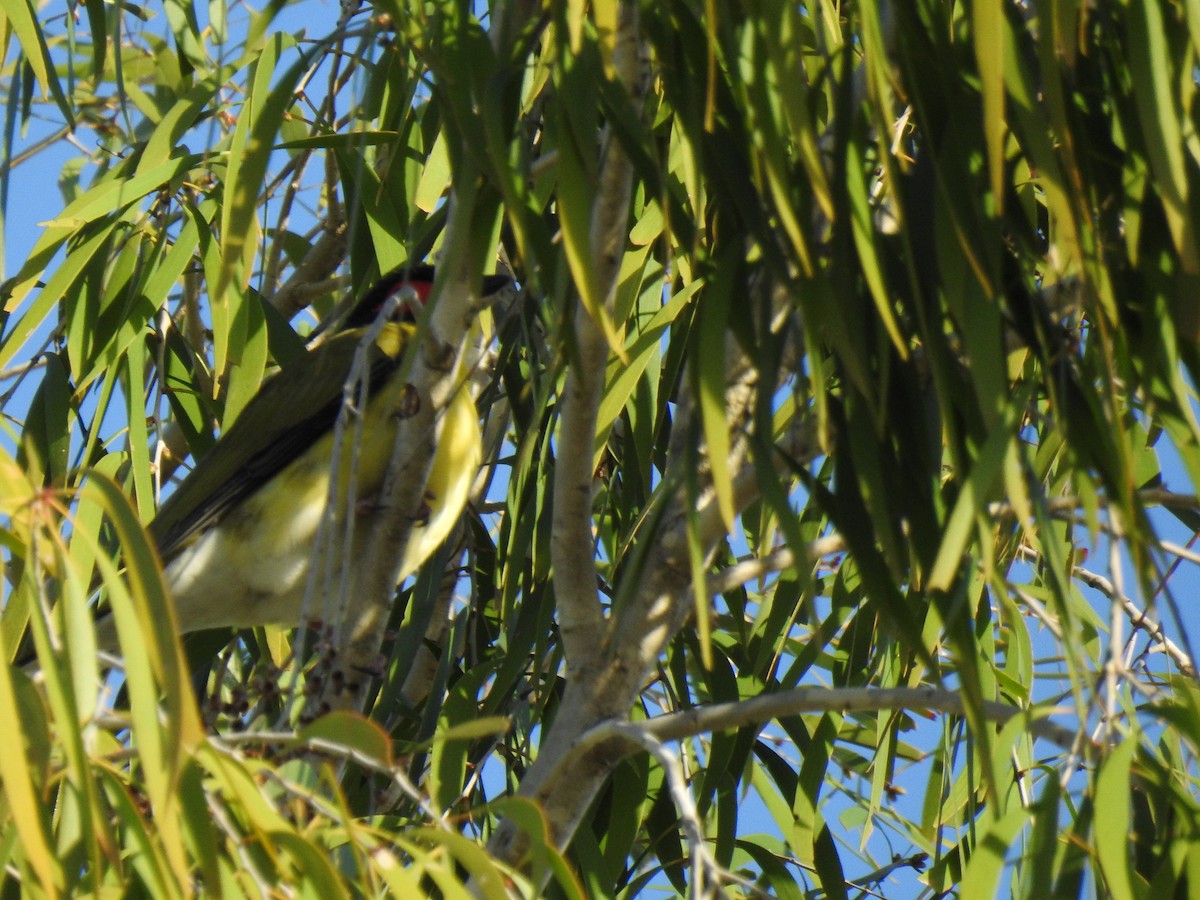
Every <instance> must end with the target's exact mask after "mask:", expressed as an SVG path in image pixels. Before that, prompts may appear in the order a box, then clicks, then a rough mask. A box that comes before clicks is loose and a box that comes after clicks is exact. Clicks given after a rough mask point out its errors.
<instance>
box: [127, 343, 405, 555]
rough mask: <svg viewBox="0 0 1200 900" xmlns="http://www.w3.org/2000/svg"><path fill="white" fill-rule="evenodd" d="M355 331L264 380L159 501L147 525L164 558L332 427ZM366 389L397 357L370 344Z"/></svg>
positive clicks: (387, 371)
mask: <svg viewBox="0 0 1200 900" xmlns="http://www.w3.org/2000/svg"><path fill="white" fill-rule="evenodd" d="M360 339H361V332H359V333H356V332H347V333H344V334H340V335H338V336H337V337H335V338H333V339H332V340H330V341H329V342H328V343H326V344H325V345H323V346H322V347H320V348H318V349H317V350H315V351H313V352H311V353H309V354H308V355H307V356H305V357H303V358H301V359H299V360H297V361H296V362H295V363H293V364H292V366H291V367H289V368H288V369H286V370H284V371H282V372H280V373H278V374H277V375H275V376H273V377H272V378H270V379H268V380H267V381H266V382H264V384H263V386H262V387H261V388H260V389H259V391H258V393H257V394H255V395H254V397H253V398H251V400H250V402H249V403H247V404H246V408H245V409H243V410H242V414H241V415H240V416H238V419H237V421H236V422H235V423H234V424H233V425H232V426H231V427H230V429H229V430H228V431H227V432H225V433H224V434H223V435H221V438H220V440H218V441H217V442H216V443H215V444H214V445H213V447H212V449H211V450H209V451H208V453H206V454H205V455H204V456H203V457H202V458H201V459H200V461H199V462H198V463H197V464H196V467H195V468H194V469H193V470H192V471H191V472H190V473H189V474H188V476H187V477H186V478H185V479H184V480H183V481H182V482H181V483H180V484H179V486H178V487H177V488H176V490H175V491H174V493H172V494H171V496H170V497H168V498H167V500H166V501H165V502H164V503H163V505H162V507H161V508H160V509H159V511H158V515H157V516H155V518H154V521H152V522H151V523H150V526H149V530H150V534H151V536H152V537H153V538H154V540H155V543H156V544H157V546H158V552H159V554H160V555H161V556H162V558H163V559H169V558H170V557H171V556H172V555H173V554H174V553H175V551H177V550H178V549H179V548H181V547H182V546H184V545H185V544H187V543H188V542H189V541H190V540H191V539H192V538H193V537H194V536H195V535H197V534H199V533H200V532H202V531H203V530H204V529H206V528H208V527H210V526H212V525H214V524H216V523H217V522H219V521H220V520H221V518H222V517H223V516H224V515H225V514H226V513H227V512H229V510H230V509H232V508H233V507H235V506H237V505H238V504H239V503H241V502H242V501H243V500H245V499H246V498H247V497H249V496H250V495H251V494H253V493H254V492H255V491H257V490H258V489H259V488H261V487H262V486H263V485H264V484H266V483H267V482H268V481H270V480H271V479H272V478H273V477H274V476H275V475H276V474H278V473H279V472H281V471H282V470H283V469H284V468H286V467H287V466H288V465H289V464H290V463H292V462H294V461H295V460H296V459H297V458H298V457H300V456H301V455H302V454H303V453H304V452H305V451H306V450H308V448H309V447H311V446H312V445H313V444H314V443H316V441H317V440H318V439H319V438H320V437H321V435H323V434H325V433H326V432H327V431H329V430H330V429H331V428H333V426H334V423H335V421H336V420H337V415H338V410H339V409H340V408H341V405H342V388H343V384H344V382H345V380H346V377H347V375H348V373H349V372H350V369H351V366H352V365H353V361H354V353H355V350H356V349H357V347H358V344H359V341H360ZM369 359H370V380H369V386H370V390H371V391H372V392H373V391H375V390H377V389H378V388H379V387H380V386H381V385H382V384H383V383H384V382H386V381H387V379H388V378H389V377H390V376H391V375H392V374H394V372H395V371H396V368H397V367H398V366H399V363H400V359H399V358H398V357H396V358H393V357H391V356H388V355H387V354H385V353H384V352H383V351H382V350H380V349H379V348H378V347H377V346H372V347H371V348H370V356H369Z"/></svg>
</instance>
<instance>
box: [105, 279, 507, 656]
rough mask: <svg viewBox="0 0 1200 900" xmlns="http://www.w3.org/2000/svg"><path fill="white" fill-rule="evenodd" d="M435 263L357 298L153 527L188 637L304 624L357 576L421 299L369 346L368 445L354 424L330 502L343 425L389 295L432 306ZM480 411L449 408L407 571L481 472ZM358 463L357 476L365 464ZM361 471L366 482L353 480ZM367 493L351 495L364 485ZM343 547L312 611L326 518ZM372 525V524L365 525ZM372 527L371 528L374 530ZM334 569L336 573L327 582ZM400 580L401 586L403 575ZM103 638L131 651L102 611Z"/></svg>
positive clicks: (406, 552)
mask: <svg viewBox="0 0 1200 900" xmlns="http://www.w3.org/2000/svg"><path fill="white" fill-rule="evenodd" d="M433 279H434V269H433V267H432V266H429V265H426V264H421V265H415V266H408V267H401V268H399V269H396V270H394V271H392V272H389V273H388V274H387V275H385V276H383V278H381V279H380V281H379V282H377V283H376V284H375V285H374V286H373V287H372V288H371V289H370V290H369V291H368V292H367V293H366V294H365V295H364V296H363V298H362V299H361V300H360V301H359V302H358V303H357V304H355V305H354V307H353V308H352V309H351V311H350V312H349V313H348V314H347V316H346V317H345V320H344V321H343V322H342V324H341V326H340V327H339V329H338V330H337V332H336V333H335V334H334V335H333V336H332V337H330V338H329V339H328V340H327V341H325V342H324V343H323V344H321V345H320V346H317V347H315V348H314V349H311V350H309V351H308V352H307V353H305V354H303V355H302V356H301V357H300V358H299V359H297V360H295V361H293V362H292V363H290V364H289V365H288V366H286V367H285V368H283V369H281V370H280V371H279V372H277V373H275V374H274V375H272V376H271V377H269V378H268V379H267V380H266V381H264V382H263V384H262V386H261V388H260V389H259V391H258V392H257V393H256V394H255V395H254V396H253V397H252V398H251V399H250V401H249V402H248V403H247V404H246V406H245V407H244V408H243V410H242V412H241V414H240V415H239V416H238V418H237V420H236V421H235V422H234V423H233V425H232V426H230V428H229V429H228V430H227V431H225V432H224V433H223V434H222V435H221V436H220V438H219V439H218V440H217V441H216V442H215V443H214V444H213V446H212V447H211V448H210V449H209V450H208V452H207V453H205V454H204V455H203V456H202V457H201V458H200V459H199V461H198V462H197V463H196V465H195V466H194V468H193V469H192V470H191V472H189V473H188V475H187V476H186V477H185V478H184V479H183V480H182V481H181V482H180V483H179V484H178V485H177V487H176V489H175V490H174V492H173V493H171V494H170V495H169V496H168V497H167V498H166V500H165V501H164V502H163V503H162V505H161V507H160V508H159V510H158V512H157V514H156V515H155V517H154V519H153V520H151V522H150V524H149V526H148V532H149V534H150V537H151V538H152V540H153V542H154V545H155V546H156V548H157V550H158V554H159V557H160V559H161V561H162V564H163V574H164V580H165V583H166V587H167V592H168V595H169V597H170V600H171V603H172V605H173V607H174V612H175V620H176V623H177V630H178V631H179V633H180V634H186V633H189V632H194V631H201V630H205V629H215V628H234V629H243V628H250V627H257V626H261V625H298V624H303V623H302V621H301V620H302V618H303V617H305V616H306V615H307V616H308V617H309V618H310V620H312V619H316V618H317V616H316V615H315V614H316V613H317V612H320V611H321V609H322V607H321V605H320V598H319V593H320V591H319V587H320V585H321V584H322V583H324V584H332V585H338V584H339V583H340V579H342V578H343V577H346V578H349V579H350V580H351V585H350V591H351V592H353V584H352V581H353V574H354V558H355V555H356V553H358V552H361V543H362V542H361V541H352V542H351V545H350V546H349V547H339V545H338V543H337V542H338V541H339V540H340V539H341V537H342V535H343V534H344V533H345V526H346V520H347V518H348V517H349V516H356V515H358V514H359V513H360V512H362V511H365V510H367V509H370V508H371V503H372V501H373V499H374V498H375V497H376V496H377V494H378V492H379V491H380V489H381V488H382V486H383V482H384V479H385V477H386V474H387V469H388V466H389V462H390V460H391V456H392V449H393V445H394V443H395V436H396V431H397V427H398V421H399V418H400V417H402V416H403V415H404V414H405V413H404V408H405V406H406V405H407V404H411V403H412V402H413V395H412V388H411V386H410V385H409V384H407V383H406V379H404V378H403V377H401V375H402V373H401V371H400V370H401V367H402V364H403V357H404V355H405V351H406V349H407V348H408V346H409V345H410V343H411V341H412V339H413V338H414V336H415V335H416V326H415V317H414V316H413V312H412V306H411V305H409V304H406V303H405V302H400V303H398V304H396V305H395V306H394V309H395V310H396V312H395V314H394V315H393V316H392V317H391V319H390V320H389V321H387V322H386V323H384V324H383V326H382V328H381V329H380V330H379V331H378V335H377V337H376V338H375V340H374V342H373V343H370V344H369V345H368V346H367V354H366V365H365V366H364V367H363V368H364V369H365V370H366V372H367V373H368V374H367V391H368V393H367V400H366V404H365V407H364V408H363V409H362V423H361V431H360V435H361V436H360V438H359V441H360V442H359V443H358V445H357V446H354V444H353V435H354V434H355V430H356V429H355V428H354V427H353V426H351V427H346V428H344V429H343V430H342V435H341V436H342V437H343V438H344V440H342V441H341V445H340V447H339V452H338V453H337V455H338V457H339V463H338V465H337V469H338V480H337V490H336V492H335V494H334V496H335V497H336V498H340V499H339V500H338V501H337V502H335V503H334V504H333V506H332V507H330V506H329V502H328V498H329V497H330V494H331V492H330V487H331V481H332V480H333V477H334V475H333V472H334V462H333V460H334V456H335V443H336V440H335V439H336V437H337V436H338V429H337V428H336V427H335V426H336V423H337V420H338V416H339V413H340V411H341V409H342V406H343V391H344V385H345V383H346V381H347V378H348V376H349V375H350V374H351V371H352V368H353V366H354V364H355V356H356V354H357V353H358V352H359V348H360V345H362V344H363V341H364V337H365V336H366V334H367V333H368V330H369V329H370V327H371V325H372V324H373V323H374V321H375V319H376V318H377V316H378V315H379V313H380V311H381V310H382V309H384V308H385V306H387V305H388V301H389V300H390V299H391V298H392V297H393V296H397V297H400V299H401V300H402V301H403V300H404V299H408V300H409V301H412V300H413V299H414V298H415V299H416V300H417V301H420V302H424V301H425V300H426V299H427V298H428V296H429V293H430V290H431V289H432V286H433ZM509 285H511V279H509V278H508V277H507V276H506V275H492V276H485V277H484V279H483V288H482V294H483V296H484V297H485V298H487V297H491V296H492V295H494V294H496V293H497V292H500V291H502V290H504V289H505V288H507V287H508V286H509ZM481 456H482V445H481V437H480V430H479V420H478V414H477V412H476V410H475V404H474V402H473V401H472V399H471V397H470V394H469V393H468V391H467V390H466V387H465V385H463V384H461V383H460V384H459V385H457V387H456V390H455V391H454V394H453V396H452V399H451V400H450V403H449V405H448V407H447V408H446V410H445V411H444V413H443V420H442V429H441V433H440V438H439V440H438V442H437V445H436V447H435V450H434V454H433V459H432V461H431V464H430V470H429V476H428V480H427V482H426V486H425V503H424V505H423V507H422V508H421V509H419V510H414V511H413V515H414V519H415V521H414V523H413V527H412V530H411V534H410V536H409V539H408V541H407V545H406V546H405V547H404V548H403V558H402V562H401V565H400V574H399V579H400V581H403V579H404V578H406V577H407V576H409V575H411V574H413V573H414V572H415V571H416V570H417V569H418V568H419V567H420V565H421V564H422V563H423V562H424V561H425V560H426V559H427V558H428V557H429V556H430V555H431V554H432V553H433V552H434V551H435V550H437V548H438V547H439V546H440V545H441V543H442V542H443V541H444V540H445V539H446V537H447V535H448V534H449V533H450V531H451V530H452V529H453V527H454V525H455V524H456V522H457V521H458V518H459V516H460V515H461V513H462V510H463V508H464V506H465V505H466V502H467V497H468V493H469V490H470V487H471V483H472V481H473V480H474V477H475V473H476V472H477V471H478V469H479V465H480V462H481ZM352 470H353V476H352V475H351V472H352ZM352 479H353V480H352ZM352 483H353V486H354V495H353V497H348V496H347V495H348V493H349V491H350V488H351V484H352ZM323 521H324V522H325V523H326V524H327V525H328V526H332V527H331V528H330V530H329V531H328V532H325V534H328V535H329V536H330V537H331V541H330V542H326V543H324V544H322V546H324V547H329V546H333V547H339V549H340V553H336V554H328V553H325V554H324V557H326V558H328V557H331V556H332V558H331V559H330V561H329V565H328V568H327V569H326V568H325V567H324V566H323V565H318V566H317V570H318V571H317V572H316V573H315V574H316V575H317V576H318V577H317V578H314V579H312V580H313V581H314V583H315V584H317V585H318V592H317V593H318V598H317V602H316V603H314V604H313V609H311V610H309V609H307V608H306V595H307V594H308V593H309V592H310V590H311V589H310V586H309V582H310V570H312V569H313V562H312V561H313V560H314V559H321V558H322V553H320V552H318V551H319V549H320V548H318V547H317V541H316V538H317V534H318V529H319V528H320V527H321V525H322V522H323ZM363 530H364V529H359V531H363ZM361 537H362V536H361V535H360V538H361ZM325 574H328V575H329V576H330V577H329V578H325V579H324V581H322V579H323V578H324V576H325ZM398 583H399V582H398ZM97 646H98V647H99V648H100V649H102V650H108V651H111V652H116V651H117V632H116V628H115V624H114V622H113V620H112V616H111V615H105V616H102V617H101V618H100V619H98V621H97Z"/></svg>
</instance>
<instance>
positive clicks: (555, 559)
mask: <svg viewBox="0 0 1200 900" xmlns="http://www.w3.org/2000/svg"><path fill="white" fill-rule="evenodd" d="M620 15H621V24H620V33H619V35H618V38H617V45H616V48H615V50H614V55H613V61H614V65H615V66H616V69H617V76H618V78H619V79H620V81H621V83H622V84H624V85H625V87H626V89H627V90H629V91H630V93H631V94H633V98H634V103H635V106H638V107H640V98H641V87H640V85H639V84H638V81H639V79H640V77H641V75H640V72H639V64H638V63H639V46H638V42H639V38H638V34H637V14H636V8H635V7H634V5H633V4H632V3H628V2H627V3H623V4H622V5H621V14H620ZM632 182H633V165H632V163H631V162H630V160H629V158H628V156H626V154H625V151H624V149H623V148H622V147H621V144H620V141H619V140H618V139H617V136H616V134H615V133H614V131H613V130H612V129H611V128H608V129H606V133H605V135H604V142H603V153H602V159H601V167H600V178H599V185H598V189H597V192H596V205H595V207H594V208H593V210H592V223H591V251H592V255H593V257H594V260H595V268H596V272H597V286H598V289H599V291H600V296H602V297H604V312H603V314H604V315H608V314H610V313H611V311H612V308H613V297H614V294H615V291H616V286H617V276H618V274H619V271H620V262H621V251H622V249H623V248H624V245H625V242H626V240H627V238H628V227H629V199H630V188H631V185H632ZM574 330H575V345H576V353H577V359H576V364H575V365H573V366H571V367H570V369H569V370H568V372H567V377H566V382H565V384H564V387H563V396H562V401H561V402H562V418H561V420H560V426H559V430H558V444H557V452H556V454H555V465H554V510H553V527H552V532H551V534H552V537H551V540H550V557H551V562H552V565H553V567H554V572H555V581H554V590H555V598H556V601H557V606H558V626H559V632H560V634H561V635H562V642H563V651H564V654H565V656H566V660H567V666H568V668H569V669H570V670H571V671H573V672H589V671H591V670H593V669H594V668H595V667H596V666H597V665H599V664H601V662H600V658H599V656H598V654H599V652H600V650H601V640H600V638H601V635H602V634H603V630H604V615H603V611H602V608H601V606H600V599H599V597H598V595H597V592H596V579H595V577H594V573H595V570H596V563H595V540H594V538H593V536H592V484H593V476H594V474H595V473H594V471H593V468H592V467H593V462H592V458H593V444H594V442H595V436H596V419H597V416H598V413H599V409H600V400H601V398H602V397H603V396H604V373H605V367H606V364H607V362H608V342H607V340H606V339H605V337H604V333H603V332H602V330H601V327H600V323H598V322H597V321H595V320H594V319H593V318H592V316H591V315H590V314H589V313H588V311H587V310H586V309H585V308H584V306H583V304H582V303H581V304H578V305H577V306H576V310H575V322H574Z"/></svg>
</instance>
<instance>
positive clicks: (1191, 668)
mask: <svg viewBox="0 0 1200 900" xmlns="http://www.w3.org/2000/svg"><path fill="white" fill-rule="evenodd" d="M1019 555H1020V556H1021V557H1023V558H1024V559H1025V560H1026V561H1028V562H1037V561H1038V560H1039V559H1041V554H1039V553H1038V552H1037V551H1036V550H1034V549H1033V548H1032V547H1022V548H1021V549H1020V551H1019ZM1071 576H1072V577H1074V578H1078V579H1079V580H1080V581H1082V582H1083V583H1084V584H1086V585H1087V586H1088V587H1090V588H1094V589H1095V590H1097V591H1099V592H1100V593H1102V594H1103V595H1104V596H1105V597H1107V598H1108V599H1109V600H1112V601H1113V602H1114V603H1116V604H1117V605H1119V606H1120V608H1121V610H1122V611H1123V612H1124V614H1125V616H1126V617H1127V618H1128V620H1129V623H1130V625H1132V626H1133V628H1134V629H1135V630H1141V631H1145V632H1146V634H1148V635H1149V636H1150V639H1151V640H1152V641H1153V642H1154V643H1156V644H1158V645H1159V646H1160V647H1161V648H1162V651H1163V652H1164V653H1166V654H1167V656H1168V657H1170V659H1171V660H1172V661H1173V662H1174V663H1175V665H1177V666H1178V667H1179V671H1180V672H1182V673H1183V674H1184V675H1188V676H1190V677H1193V678H1194V677H1195V676H1196V665H1195V663H1194V662H1193V661H1192V658H1191V656H1190V655H1189V654H1188V653H1187V652H1186V651H1185V650H1184V649H1183V648H1182V647H1180V646H1179V645H1178V644H1176V643H1175V642H1174V641H1173V640H1171V639H1170V638H1169V637H1168V636H1167V633H1166V632H1165V631H1164V630H1163V627H1162V625H1160V624H1159V623H1158V622H1156V621H1154V620H1153V619H1152V618H1150V614H1149V613H1148V612H1147V611H1146V610H1144V609H1142V608H1141V607H1140V606H1138V605H1137V604H1136V603H1134V602H1133V600H1131V599H1130V598H1129V597H1128V596H1127V595H1126V594H1125V593H1124V592H1123V591H1121V590H1119V589H1118V588H1117V586H1116V585H1114V584H1113V583H1112V582H1111V581H1110V580H1109V579H1107V578H1105V577H1104V576H1103V575H1100V574H1098V573H1096V572H1092V571H1090V570H1088V569H1085V568H1083V567H1082V566H1074V567H1073V568H1072V569H1071Z"/></svg>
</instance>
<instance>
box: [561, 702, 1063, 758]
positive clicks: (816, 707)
mask: <svg viewBox="0 0 1200 900" xmlns="http://www.w3.org/2000/svg"><path fill="white" fill-rule="evenodd" d="M888 709H893V710H895V709H907V710H925V711H929V712H940V713H946V714H947V715H955V716H964V715H966V703H965V701H964V698H963V694H962V692H960V691H951V690H946V689H944V688H935V687H915V688H871V687H860V688H826V687H811V688H795V689H793V690H790V691H779V692H777V693H771V694H763V695H762V696H759V697H752V698H750V699H748V700H737V701H734V702H730V703H714V704H712V705H710V706H701V707H697V708H695V709H689V710H684V711H683V712H677V713H668V714H667V715H664V716H658V717H656V718H653V719H649V720H647V721H645V722H640V723H638V724H639V727H641V728H643V729H645V730H646V732H647V733H648V734H650V735H652V736H653V737H654V738H656V739H657V740H660V741H678V740H683V739H685V738H689V737H695V736H696V735H700V734H710V733H713V732H718V731H728V730H730V729H733V728H745V727H746V726H749V725H761V724H764V723H766V722H770V721H772V720H775V719H780V718H786V717H788V716H796V715H800V714H802V713H817V712H878V711H880V710H888ZM1057 711H1058V710H1056V709H1046V708H1041V707H1029V708H1023V707H1019V706H1011V705H1009V704H1007V703H999V702H996V701H992V700H985V701H984V702H983V715H984V717H985V718H986V719H987V720H988V721H989V722H995V723H996V724H997V725H1004V724H1005V723H1006V722H1008V721H1010V720H1011V719H1014V718H1016V717H1018V716H1023V717H1025V719H1026V728H1027V729H1028V731H1029V733H1030V734H1032V735H1033V736H1034V737H1037V738H1041V739H1043V740H1047V741H1049V742H1050V743H1052V744H1054V745H1055V746H1058V747H1061V748H1063V749H1064V750H1071V749H1072V748H1074V747H1075V745H1076V740H1077V736H1078V734H1079V730H1078V729H1076V728H1067V727H1066V726H1063V725H1059V724H1057V723H1055V722H1051V721H1050V720H1048V719H1046V718H1044V716H1047V715H1051V714H1053V713H1055V712H1057ZM609 736H610V735H609V732H608V731H606V730H605V726H603V725H601V726H599V727H598V728H597V729H596V734H595V735H594V736H593V735H591V734H588V735H585V736H584V738H583V739H582V741H581V743H584V742H590V741H592V740H595V741H597V742H599V741H606V740H608V739H609Z"/></svg>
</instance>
